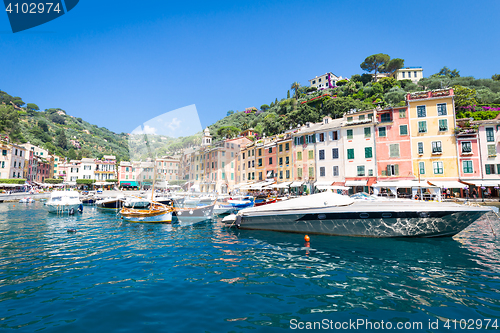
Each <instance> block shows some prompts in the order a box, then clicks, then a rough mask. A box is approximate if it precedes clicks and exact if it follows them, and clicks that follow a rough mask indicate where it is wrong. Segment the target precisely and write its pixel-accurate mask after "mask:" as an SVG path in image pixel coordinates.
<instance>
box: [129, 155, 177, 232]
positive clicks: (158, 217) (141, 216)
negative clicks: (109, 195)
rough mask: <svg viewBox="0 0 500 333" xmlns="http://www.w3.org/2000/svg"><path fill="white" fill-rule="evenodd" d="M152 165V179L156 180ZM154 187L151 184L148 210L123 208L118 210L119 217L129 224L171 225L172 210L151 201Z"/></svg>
mask: <svg viewBox="0 0 500 333" xmlns="http://www.w3.org/2000/svg"><path fill="white" fill-rule="evenodd" d="M154 165H155V167H154V177H153V179H156V163H155V164H154ZM154 187H155V185H154V182H153V186H152V189H151V203H150V204H149V208H148V209H147V210H145V209H136V208H126V207H123V208H122V209H121V210H120V215H121V216H122V218H123V219H124V220H126V221H129V222H141V223H172V212H173V208H172V207H169V206H167V205H164V204H161V203H159V202H156V201H154V200H153V198H154V193H155V190H154Z"/></svg>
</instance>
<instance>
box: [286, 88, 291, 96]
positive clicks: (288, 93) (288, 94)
mask: <svg viewBox="0 0 500 333" xmlns="http://www.w3.org/2000/svg"><path fill="white" fill-rule="evenodd" d="M286 98H290V90H288V91H287V92H286Z"/></svg>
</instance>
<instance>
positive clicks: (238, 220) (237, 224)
mask: <svg viewBox="0 0 500 333" xmlns="http://www.w3.org/2000/svg"><path fill="white" fill-rule="evenodd" d="M234 225H235V226H236V228H238V229H239V228H240V225H241V215H237V216H236V221H235V222H234Z"/></svg>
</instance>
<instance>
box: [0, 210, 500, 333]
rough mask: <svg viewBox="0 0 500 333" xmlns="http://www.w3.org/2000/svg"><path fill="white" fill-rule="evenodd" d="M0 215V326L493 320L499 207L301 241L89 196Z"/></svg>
mask: <svg viewBox="0 0 500 333" xmlns="http://www.w3.org/2000/svg"><path fill="white" fill-rule="evenodd" d="M0 218H1V220H2V223H1V224H0V242H1V244H0V248H1V258H2V264H1V269H0V279H1V281H2V285H1V286H0V295H1V296H0V300H1V303H2V310H0V313H1V314H0V316H1V318H2V321H1V324H0V327H1V328H2V329H4V330H7V329H17V330H18V331H23V332H24V331H26V332H33V331H38V330H44V331H49V332H68V331H70V332H86V331H88V328H89V327H99V328H100V330H102V331H114V332H116V331H122V332H137V331H142V330H144V328H145V327H147V331H148V332H165V331H168V332H187V331H188V332H192V331H207V332H230V331H238V332H247V331H248V332H250V331H255V330H257V331H265V332H267V331H270V332H273V331H287V330H289V329H290V327H293V325H294V323H295V325H300V323H307V322H309V323H314V322H321V321H322V320H325V319H326V320H331V321H334V322H344V321H349V319H351V320H353V319H363V320H366V321H367V322H368V321H369V322H372V324H373V323H380V322H381V321H384V322H391V323H392V324H393V325H396V324H397V323H403V324H404V323H412V324H414V323H423V325H428V323H429V321H431V322H433V323H434V322H435V321H436V320H439V324H440V325H441V326H440V327H443V325H445V324H446V320H457V321H459V320H460V319H467V320H469V319H474V320H475V321H476V320H483V321H484V322H486V319H490V320H492V321H495V320H500V314H499V311H498V302H499V299H498V297H499V296H498V295H499V293H498V290H499V288H500V283H499V281H498V276H499V272H500V264H499V262H500V257H499V249H500V242H499V240H498V236H497V234H498V232H499V231H500V228H499V227H500V225H499V222H498V219H496V218H495V215H494V214H493V213H488V214H487V215H485V216H484V217H483V218H481V219H480V220H478V221H477V222H476V223H474V224H472V225H471V226H470V227H469V228H467V229H466V230H464V231H463V232H461V233H460V234H458V235H456V236H455V237H453V238H451V237H445V238H437V239H425V238H405V239H402V238H355V237H331V236H322V235H316V236H311V239H310V241H309V242H307V243H306V242H305V241H304V235H301V234H291V233H281V232H269V231H254V230H239V229H228V228H226V227H224V226H223V225H222V223H221V220H220V219H217V218H216V219H210V220H206V221H203V222H198V223H173V224H137V223H129V222H126V221H123V220H122V219H120V217H119V216H118V215H117V214H116V212H109V211H102V210H99V209H97V208H96V207H95V206H85V208H84V210H83V213H82V214H75V215H72V216H70V215H65V216H58V215H56V214H49V213H47V211H46V209H45V208H44V207H43V203H41V202H35V203H33V204H27V205H21V204H17V203H2V204H0ZM27 220H29V221H30V223H26V221H27ZM68 229H72V230H74V232H68ZM21 244H22V245H21ZM190 318H191V319H190ZM192 318H196V320H193V319H192ZM425 327H427V326H425ZM452 327H453V326H452Z"/></svg>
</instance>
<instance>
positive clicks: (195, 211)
mask: <svg viewBox="0 0 500 333" xmlns="http://www.w3.org/2000/svg"><path fill="white" fill-rule="evenodd" d="M214 206H215V205H208V206H203V207H196V208H174V210H173V212H172V219H173V220H174V221H180V222H183V221H188V222H191V221H198V222H200V221H205V220H209V219H211V218H212V216H213V211H214Z"/></svg>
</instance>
